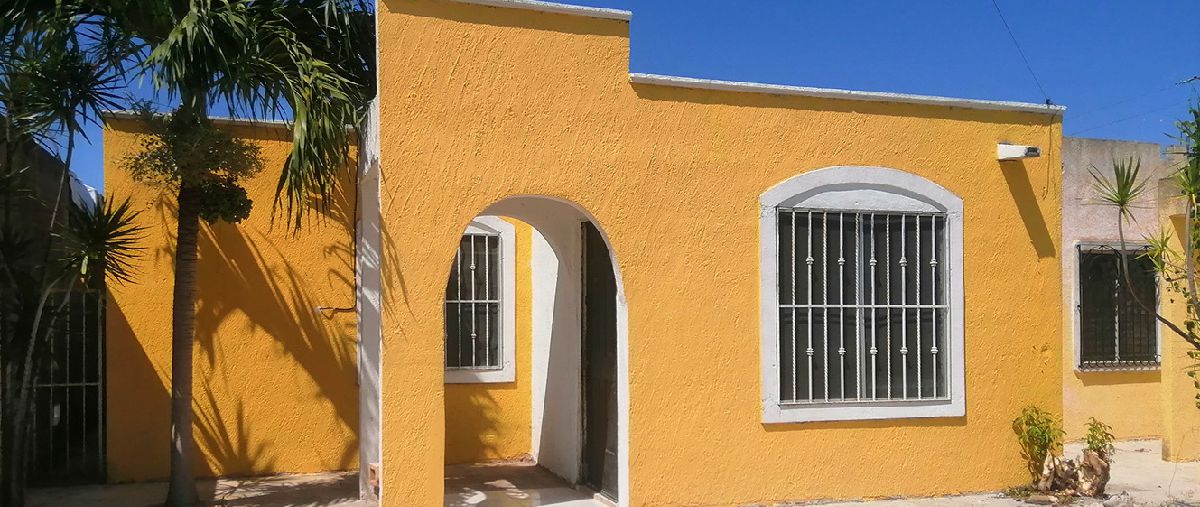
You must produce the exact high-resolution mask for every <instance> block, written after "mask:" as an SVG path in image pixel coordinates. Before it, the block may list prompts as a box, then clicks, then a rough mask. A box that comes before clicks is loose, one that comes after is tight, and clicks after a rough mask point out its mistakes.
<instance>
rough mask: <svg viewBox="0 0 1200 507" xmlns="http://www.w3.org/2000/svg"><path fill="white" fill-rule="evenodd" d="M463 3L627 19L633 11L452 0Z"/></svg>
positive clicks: (537, 1)
mask: <svg viewBox="0 0 1200 507" xmlns="http://www.w3.org/2000/svg"><path fill="white" fill-rule="evenodd" d="M454 1H456V2H459V3H464V4H475V5H486V6H489V7H507V8H510V9H525V10H531V11H541V12H552V13H555V14H568V15H571V16H583V17H586V18H600V19H616V20H619V21H629V20H630V19H633V11H627V10H622V9H610V8H606V7H584V6H582V5H571V4H562V3H558V2H545V1H542V0H454Z"/></svg>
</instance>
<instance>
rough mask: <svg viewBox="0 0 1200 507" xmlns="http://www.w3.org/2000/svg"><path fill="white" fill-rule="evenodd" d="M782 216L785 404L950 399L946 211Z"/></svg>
mask: <svg viewBox="0 0 1200 507" xmlns="http://www.w3.org/2000/svg"><path fill="white" fill-rule="evenodd" d="M777 217H778V230H779V242H778V243H779V256H778V259H779V284H778V285H779V364H780V368H779V375H780V378H779V385H780V401H781V402H783V403H835V402H862V401H876V400H887V401H895V400H914V401H919V400H930V399H945V398H946V397H947V396H948V382H947V374H946V373H947V367H946V364H945V361H946V359H945V355H944V354H939V352H941V351H943V350H946V339H947V334H948V333H947V326H946V323H947V320H946V313H947V309H948V305H947V300H946V290H945V285H946V281H947V279H948V277H947V275H946V272H945V265H946V264H945V263H944V262H940V261H939V259H944V258H945V257H946V253H945V252H946V243H947V236H946V216H945V214H939V213H880V212H860V211H846V212H843V211H828V210H814V209H795V208H792V209H789V208H780V209H779V210H778V213H777Z"/></svg>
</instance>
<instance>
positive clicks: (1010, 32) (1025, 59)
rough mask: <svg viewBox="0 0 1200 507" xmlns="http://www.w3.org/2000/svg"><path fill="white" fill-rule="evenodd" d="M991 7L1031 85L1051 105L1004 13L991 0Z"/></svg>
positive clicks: (994, 1)
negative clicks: (1023, 66) (993, 8)
mask: <svg viewBox="0 0 1200 507" xmlns="http://www.w3.org/2000/svg"><path fill="white" fill-rule="evenodd" d="M992 7H995V8H996V14H999V15H1000V22H1001V23H1004V29H1005V30H1006V31H1008V38H1010V39H1012V43H1013V46H1016V48H1017V53H1018V54H1020V55H1021V61H1024V62H1025V68H1026V69H1027V70H1029V75H1030V77H1032V78H1033V83H1034V84H1036V85H1037V87H1038V90H1040V91H1041V92H1042V97H1043V98H1045V99H1046V103H1047V104H1051V103H1052V102H1050V95H1049V94H1047V93H1046V89H1045V88H1043V87H1042V81H1041V80H1040V79H1038V77H1037V73H1036V72H1034V71H1033V66H1032V65H1030V64H1029V58H1026V57H1025V51H1023V50H1022V49H1021V43H1020V42H1017V36H1016V35H1013V31H1012V27H1010V26H1008V20H1007V19H1004V12H1003V11H1001V10H1000V4H998V3H996V0H992Z"/></svg>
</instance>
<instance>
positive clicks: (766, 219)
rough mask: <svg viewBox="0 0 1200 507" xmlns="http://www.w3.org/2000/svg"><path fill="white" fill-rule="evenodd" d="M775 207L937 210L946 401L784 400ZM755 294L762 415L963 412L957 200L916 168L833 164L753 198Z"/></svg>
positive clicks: (803, 418)
mask: <svg viewBox="0 0 1200 507" xmlns="http://www.w3.org/2000/svg"><path fill="white" fill-rule="evenodd" d="M780 207H812V208H828V209H836V210H844V211H881V212H886V211H890V212H940V213H945V214H946V225H947V229H948V231H949V242H948V248H949V255H948V259H947V260H948V261H949V263H950V265H949V266H948V269H949V281H948V283H949V285H948V289H949V293H950V298H949V303H950V310H949V323H948V324H949V326H950V329H949V337H948V343H947V347H948V348H949V349H950V350H948V351H946V353H947V354H948V356H947V357H948V359H949V364H950V369H949V381H950V393H949V399H947V400H927V401H880V402H853V403H849V402H845V403H836V404H833V403H827V404H815V403H814V404H804V405H800V404H782V403H780V399H781V397H780V393H779V390H780V386H779V368H780V365H779V291H778V283H779V239H778V236H777V231H776V227H777V224H776V214H777V211H776V210H777V209H778V208H780ZM759 247H760V250H759V273H760V276H761V278H760V282H759V293H760V297H759V301H760V312H761V314H760V322H761V325H760V339H761V346H760V351H761V353H762V357H761V370H762V407H763V414H762V421H763V423H764V424H771V423H797V422H815V421H846V420H864V419H904V418H916V417H961V416H963V415H965V414H966V396H965V388H966V380H965V376H966V375H965V374H966V367H965V354H964V353H963V352H964V350H963V349H964V344H965V342H964V336H963V327H964V323H963V311H964V308H963V202H962V199H961V198H959V197H958V196H957V195H955V194H954V193H953V192H950V191H949V190H947V189H946V188H945V187H943V186H941V185H938V184H937V183H934V182H932V181H930V180H927V179H925V178H922V177H920V176H917V175H915V174H911V173H907V172H904V171H899V170H896V169H889V168H884V167H862V166H834V167H826V168H824V169H817V170H814V171H809V172H806V173H803V174H800V175H797V176H793V177H791V178H789V179H787V180H784V181H783V182H781V183H779V184H777V185H775V186H773V187H771V188H770V189H769V190H767V191H766V192H764V193H763V194H762V195H761V196H760V197H759Z"/></svg>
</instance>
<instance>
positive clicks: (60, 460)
mask: <svg viewBox="0 0 1200 507" xmlns="http://www.w3.org/2000/svg"><path fill="white" fill-rule="evenodd" d="M63 298H67V301H66V305H65V306H64V307H63V311H62V312H61V313H60V314H59V315H57V318H56V319H55V324H54V328H53V330H52V334H51V336H50V344H49V345H50V346H49V350H48V352H49V353H48V354H44V355H43V361H42V363H41V364H40V365H39V372H38V378H37V380H36V381H35V383H34V411H33V445H32V449H31V456H30V469H29V475H28V477H29V482H30V484H31V485H34V486H44V485H59V484H78V483H89V482H102V481H103V480H104V452H105V445H104V443H105V442H104V437H105V434H104V409H105V399H104V294H103V293H102V292H72V293H61V294H57V295H55V296H54V297H53V298H51V300H50V304H51V306H52V307H57V306H58V305H59V304H61V303H62V302H63Z"/></svg>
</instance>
